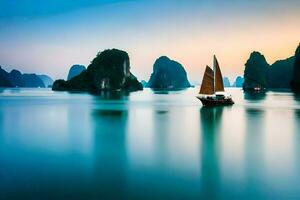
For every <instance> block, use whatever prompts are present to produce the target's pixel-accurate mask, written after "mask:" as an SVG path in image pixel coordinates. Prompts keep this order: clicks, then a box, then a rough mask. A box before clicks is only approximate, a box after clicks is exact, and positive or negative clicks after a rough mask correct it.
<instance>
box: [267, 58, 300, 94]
mask: <svg viewBox="0 0 300 200" xmlns="http://www.w3.org/2000/svg"><path fill="white" fill-rule="evenodd" d="M294 60H295V58H294V57H290V58H288V59H285V60H279V61H276V62H275V63H274V64H272V65H271V66H270V67H269V69H268V73H267V86H268V88H270V89H273V88H276V89H279V88H290V82H291V80H292V77H293V65H294Z"/></svg>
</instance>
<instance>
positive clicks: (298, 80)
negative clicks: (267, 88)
mask: <svg viewBox="0 0 300 200" xmlns="http://www.w3.org/2000/svg"><path fill="white" fill-rule="evenodd" d="M291 89H292V90H293V91H294V92H295V93H300V44H299V46H298V48H297V50H296V53H295V60H294V69H293V78H292V81H291Z"/></svg>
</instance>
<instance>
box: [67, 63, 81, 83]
mask: <svg viewBox="0 0 300 200" xmlns="http://www.w3.org/2000/svg"><path fill="white" fill-rule="evenodd" d="M85 70H86V67H85V66H83V65H73V66H72V67H71V68H70V70H69V73H68V78H67V80H68V81H69V80H71V79H72V78H74V77H75V76H78V75H79V74H81V72H83V71H85Z"/></svg>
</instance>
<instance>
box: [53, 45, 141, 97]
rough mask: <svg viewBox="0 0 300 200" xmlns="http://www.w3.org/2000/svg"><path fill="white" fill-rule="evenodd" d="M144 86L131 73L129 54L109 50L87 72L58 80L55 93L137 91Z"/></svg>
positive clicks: (101, 54)
mask: <svg viewBox="0 0 300 200" xmlns="http://www.w3.org/2000/svg"><path fill="white" fill-rule="evenodd" d="M142 89H143V86H142V84H141V83H140V82H139V81H138V80H137V78H136V77H135V76H134V75H133V74H132V73H131V72H130V61H129V56H128V54H127V52H125V51H122V50H118V49H108V50H104V51H102V52H99V53H98V54H97V56H96V57H95V58H94V59H93V61H92V62H91V64H90V65H89V66H88V68H87V70H85V71H82V72H81V73H80V74H79V75H77V76H75V77H73V78H71V79H70V80H67V81H65V80H62V79H60V80H56V81H55V82H54V83H53V86H52V90H54V91H90V92H97V91H103V90H105V91H137V90H142Z"/></svg>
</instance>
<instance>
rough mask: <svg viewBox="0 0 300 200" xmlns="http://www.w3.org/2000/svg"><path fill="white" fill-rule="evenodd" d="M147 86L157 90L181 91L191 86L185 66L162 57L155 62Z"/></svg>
mask: <svg viewBox="0 0 300 200" xmlns="http://www.w3.org/2000/svg"><path fill="white" fill-rule="evenodd" d="M147 86H148V87H150V88H155V89H180V88H187V87H190V86H191V85H190V83H189V81H188V79H187V74H186V71H185V69H184V68H183V66H182V65H181V64H180V63H178V62H176V61H174V60H170V59H169V58H168V57H166V56H162V57H160V58H158V59H157V60H156V61H155V63H154V65H153V72H152V74H151V77H150V80H149V81H148V84H147Z"/></svg>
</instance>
